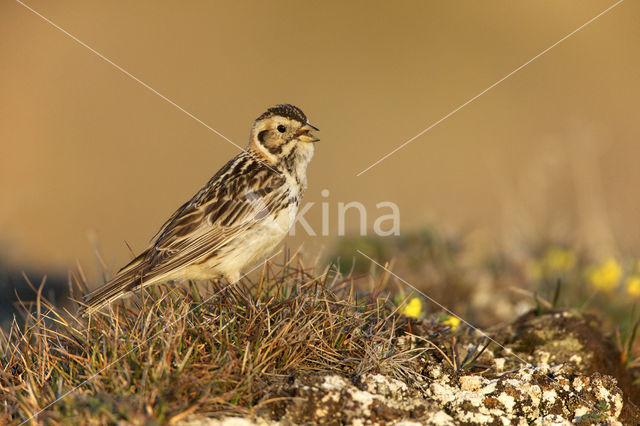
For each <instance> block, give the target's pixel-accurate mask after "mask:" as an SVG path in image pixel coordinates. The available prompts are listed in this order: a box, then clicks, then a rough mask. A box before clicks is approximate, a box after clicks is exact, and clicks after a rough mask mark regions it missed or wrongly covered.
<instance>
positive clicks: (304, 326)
mask: <svg viewBox="0 0 640 426" xmlns="http://www.w3.org/2000/svg"><path fill="white" fill-rule="evenodd" d="M356 249H359V250H362V251H363V252H365V253H368V254H370V255H371V256H372V258H375V259H377V260H379V261H380V262H384V261H385V260H386V259H389V258H393V259H394V262H395V263H394V268H393V269H394V270H399V271H401V272H400V275H401V276H402V277H403V278H404V279H406V280H407V281H408V282H411V283H412V284H415V285H416V287H417V288H419V289H420V290H422V291H424V292H425V293H426V294H429V295H430V296H431V297H433V298H434V299H435V300H438V301H439V302H440V303H442V304H443V305H444V306H446V307H447V308H449V309H451V310H452V311H453V312H456V313H457V314H459V315H461V316H462V317H463V318H465V319H467V320H468V321H470V322H471V323H473V324H476V325H478V326H480V327H483V328H491V329H493V330H494V331H495V330H498V329H499V328H500V325H501V324H506V323H507V322H510V321H513V319H515V318H516V317H517V316H518V315H519V314H520V313H523V312H518V309H521V310H522V309H523V308H522V307H520V308H517V307H518V306H520V305H521V304H522V303H524V305H522V306H523V307H524V310H530V309H534V312H538V314H544V313H545V312H549V311H556V310H558V309H565V310H576V311H588V312H592V313H596V314H597V315H599V316H600V317H601V318H603V319H604V324H605V325H604V327H605V330H606V331H608V332H610V334H611V335H612V340H613V341H614V342H617V345H618V348H619V350H620V353H621V357H622V359H621V361H622V362H623V364H624V365H626V366H627V367H628V368H629V369H630V371H631V370H633V374H634V375H635V376H636V377H637V376H638V375H637V370H638V367H640V343H639V342H638V340H639V339H637V337H636V336H637V334H638V333H637V328H638V324H639V322H638V319H637V318H636V315H635V310H634V306H635V300H636V299H635V298H634V297H638V298H640V288H636V287H638V286H639V285H640V284H638V283H637V282H636V281H634V280H636V278H637V279H640V263H638V262H637V261H634V260H633V259H627V260H616V259H605V260H602V261H596V260H594V259H591V258H589V256H588V255H587V254H585V253H583V252H580V251H578V250H575V249H572V248H570V246H568V245H562V244H551V243H548V244H541V245H536V246H533V247H532V248H529V250H528V251H525V252H524V254H522V253H520V254H519V255H518V256H514V255H509V254H508V253H500V254H498V255H493V256H491V257H487V256H485V257H480V258H479V259H476V260H475V261H474V262H470V261H469V258H470V257H471V256H469V254H468V253H467V251H466V249H465V247H464V245H463V244H462V240H461V239H460V238H459V237H455V236H453V237H451V236H446V235H443V234H441V233H437V232H434V231H428V230H423V231H419V232H417V233H415V234H414V235H411V234H407V235H404V236H403V237H402V238H398V239H397V240H393V241H386V242H385V241H381V240H379V239H371V238H363V239H345V240H343V246H341V247H338V248H337V249H336V250H335V251H334V256H333V257H332V259H334V260H335V261H334V262H333V263H332V264H333V265H335V266H334V267H327V268H324V269H323V268H320V267H318V266H317V265H315V266H314V267H313V268H308V267H305V266H304V265H303V262H302V259H301V258H300V257H299V256H293V257H284V259H283V260H282V261H281V263H280V264H276V263H273V262H267V263H265V265H264V266H263V269H262V270H261V272H260V273H258V274H255V275H256V277H254V278H253V279H243V280H242V282H241V283H239V284H238V285H235V286H224V285H223V284H221V283H215V282H214V283H208V284H206V285H203V284H202V283H199V284H195V283H190V284H189V285H187V286H185V287H178V286H158V287H152V288H150V289H149V290H146V291H145V292H144V293H142V294H136V295H134V296H133V297H131V298H129V299H127V300H126V301H125V302H120V303H116V304H114V305H113V306H112V307H111V308H110V309H109V310H107V311H104V312H101V313H99V314H96V315H94V316H92V317H90V318H88V319H87V318H79V317H77V316H76V315H74V313H73V312H69V311H67V310H61V308H58V307H55V306H54V305H53V304H52V303H51V302H50V301H48V300H47V299H46V298H45V297H43V288H44V281H43V282H42V283H41V284H40V285H39V286H35V285H33V284H31V286H32V288H33V290H34V292H35V295H36V297H35V300H34V301H33V302H30V303H26V302H24V303H22V307H21V313H22V318H21V319H20V320H17V319H14V321H13V322H12V324H11V325H10V327H8V328H7V329H6V330H0V363H1V364H0V424H2V423H9V422H15V423H20V422H22V421H26V420H29V419H31V418H32V417H33V416H35V415H37V419H38V421H40V422H44V423H51V424H59V423H68V422H74V421H77V422H80V421H83V422H84V421H87V419H91V421H92V422H95V423H96V424H102V423H116V422H119V421H125V422H131V423H157V424H163V423H170V422H175V421H177V420H180V419H184V418H185V417H186V416H188V415H190V414H200V415H205V416H210V417H221V416H224V415H244V416H253V415H260V416H262V417H266V418H276V419H277V418H278V413H280V414H282V412H283V410H284V408H283V404H286V403H288V402H291V401H292V397H293V396H292V395H290V394H289V393H287V391H286V388H287V386H286V385H287V384H290V383H292V381H293V380H295V379H296V378H300V377H306V376H313V375H323V374H327V373H329V374H338V375H341V376H343V377H349V378H351V379H354V378H355V379H357V378H358V377H360V376H363V375H365V374H367V373H381V374H384V375H386V376H390V377H396V378H398V379H401V380H403V381H404V382H405V383H412V384H414V385H415V386H419V383H420V381H421V379H422V373H423V372H424V371H425V368H426V365H427V364H428V363H432V362H435V363H439V364H442V365H445V366H448V368H449V369H450V370H451V371H452V372H454V373H462V372H464V371H467V372H468V371H472V372H475V373H479V374H484V373H485V372H487V371H489V370H490V369H491V368H492V367H491V366H490V365H483V363H485V360H484V359H483V358H484V356H485V355H486V354H487V352H490V351H491V350H493V349H495V347H494V346H493V345H491V346H489V344H488V341H487V340H485V339H483V338H481V337H480V336H478V335H477V334H476V335H473V333H471V331H470V330H469V329H468V328H467V327H464V326H462V325H460V321H457V320H456V318H455V317H452V316H450V315H443V313H442V312H441V311H440V310H439V309H436V310H434V307H433V306H431V305H427V304H424V306H423V304H422V303H421V300H420V299H418V298H416V297H415V296H414V295H413V294H412V293H407V291H408V289H407V288H406V287H404V286H401V285H400V284H399V283H398V282H395V281H394V280H393V279H392V277H390V276H389V275H385V274H382V275H379V276H378V278H375V279H374V278H370V279H366V278H363V276H366V275H369V276H371V277H373V276H376V274H369V272H371V269H370V268H371V265H369V266H367V264H366V263H362V262H361V260H362V259H360V262H357V263H355V264H354V263H352V262H351V259H352V258H349V257H348V254H349V253H353V252H355V250H356ZM350 262H351V263H350ZM25 279H26V280H27V282H28V279H27V278H26V277H25ZM394 286H395V287H394ZM70 288H71V294H72V296H73V297H75V298H79V297H80V295H81V294H83V293H85V292H86V280H85V279H84V278H83V275H82V274H81V273H79V274H77V275H72V276H71V278H70ZM516 290H517V291H516ZM634 292H636V293H637V296H634V294H636V293H634ZM483 294H485V295H489V296H490V297H489V298H488V299H487V298H486V297H485V298H483V297H481V296H483ZM483 303H484V304H483ZM487 303H488V304H487ZM505 307H506V309H505ZM516 308H517V309H516ZM71 311H74V309H73V308H72V309H71ZM74 312H75V311H74ZM488 348H493V349H489V350H488V351H485V350H486V349H488ZM355 381H357V380H355ZM53 402H55V403H53ZM52 403H53V404H52ZM41 410H42V412H41Z"/></svg>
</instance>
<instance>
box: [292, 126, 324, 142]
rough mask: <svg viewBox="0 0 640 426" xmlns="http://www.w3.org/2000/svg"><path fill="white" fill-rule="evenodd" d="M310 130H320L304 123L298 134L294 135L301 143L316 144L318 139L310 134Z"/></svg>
mask: <svg viewBox="0 0 640 426" xmlns="http://www.w3.org/2000/svg"><path fill="white" fill-rule="evenodd" d="M312 130H318V131H320V129H318V128H317V127H315V126H312V125H311V124H309V123H305V124H304V126H302V127H300V129H298V132H297V133H296V137H297V138H298V140H299V141H301V142H318V141H319V140H320V139H318V138H317V137H315V136H314V135H313V134H311V133H310V132H311V131H312Z"/></svg>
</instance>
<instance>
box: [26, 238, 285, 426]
mask: <svg viewBox="0 0 640 426" xmlns="http://www.w3.org/2000/svg"><path fill="white" fill-rule="evenodd" d="M278 254H280V251H278V252H277V253H276V254H274V255H273V256H270V257H268V258H267V259H265V261H264V262H261V263H259V264H257V265H256V266H254V267H253V268H251V269H250V270H249V272H247V273H246V274H244V275H242V276H241V277H240V278H238V281H240V280H241V279H243V278H244V277H246V276H247V275H249V274H250V273H251V272H253V271H255V270H256V269H258V268H259V267H260V266H262V265H264V263H265V262H268V261H270V260H271V259H273V258H274V257H276V256H277V255H278ZM231 285H233V283H229V284H227V285H225V286H224V287H222V288H221V289H220V290H218V291H216V292H215V293H213V294H212V295H211V296H209V297H208V298H206V299H205V300H204V301H203V302H201V303H200V304H198V305H197V306H196V307H194V308H191V309H189V311H188V312H187V313H186V314H184V315H182V316H180V317H179V318H178V319H176V320H175V321H173V322H171V323H169V324H166V325H164V326H162V328H161V329H160V330H159V331H158V332H157V333H155V334H154V335H153V336H151V337H149V338H148V339H146V340H145V341H144V342H142V343H139V344H138V345H136V346H134V347H133V348H131V349H130V350H129V351H127V352H126V353H125V354H123V355H122V356H120V357H119V358H118V359H116V360H115V361H113V362H111V363H109V364H108V365H107V366H105V367H103V368H102V369H101V370H100V371H98V372H97V373H94V374H93V375H91V376H90V377H88V378H87V379H85V380H84V381H83V382H82V383H80V384H79V385H78V386H76V387H74V388H73V389H71V390H68V391H67V392H65V393H63V394H62V395H60V396H59V397H58V398H56V399H55V400H54V401H52V402H50V403H49V404H47V405H45V406H44V407H42V409H40V411H38V412H37V413H35V414H34V415H32V416H31V417H29V418H28V419H26V420H25V421H23V422H22V423H20V425H23V424H25V423H27V422H28V421H29V420H31V419H34V418H36V417H38V416H39V415H40V413H42V412H43V411H45V410H47V409H48V408H49V407H51V406H52V405H54V404H56V403H58V402H59V401H60V400H62V399H63V398H65V397H67V396H68V395H69V394H72V393H73V392H75V391H77V390H78V389H79V388H80V387H81V386H84V385H85V384H87V383H89V382H90V381H91V380H93V379H95V378H96V377H98V376H99V375H100V374H102V372H103V371H105V370H107V369H109V368H110V367H111V366H113V365H114V364H116V363H118V362H119V361H120V360H121V359H122V358H124V357H126V356H127V355H129V354H130V353H131V352H134V351H136V350H138V349H139V348H140V346H142V345H144V344H145V343H147V342H148V341H149V340H151V339H154V338H156V337H157V336H158V335H159V334H160V333H162V332H164V330H165V329H166V328H167V327H171V326H173V325H174V324H176V323H177V322H178V321H180V320H182V319H183V318H184V317H186V316H187V315H189V314H190V313H191V312H193V311H194V310H196V309H198V308H199V307H200V306H202V305H204V304H205V303H207V302H208V301H209V300H211V299H213V298H214V297H216V295H218V294H219V293H220V292H221V291H223V290H225V289H226V288H228V287H229V286H231Z"/></svg>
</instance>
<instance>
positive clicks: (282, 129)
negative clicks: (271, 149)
mask: <svg viewBox="0 0 640 426" xmlns="http://www.w3.org/2000/svg"><path fill="white" fill-rule="evenodd" d="M278 131H279V132H280V133H284V132H286V131H287V128H286V127H284V126H283V125H282V124H281V125H279V126H278Z"/></svg>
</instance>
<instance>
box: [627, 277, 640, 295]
mask: <svg viewBox="0 0 640 426" xmlns="http://www.w3.org/2000/svg"><path fill="white" fill-rule="evenodd" d="M625 287H626V288H627V293H628V294H629V296H631V297H640V276H638V275H631V276H630V277H629V278H627V281H626V283H625Z"/></svg>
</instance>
